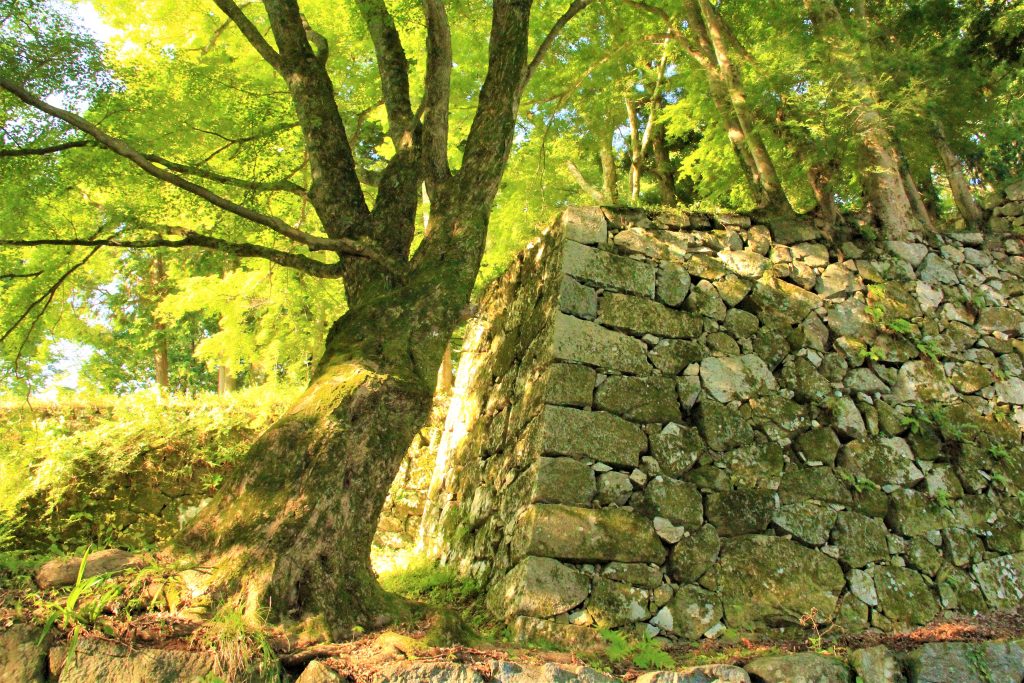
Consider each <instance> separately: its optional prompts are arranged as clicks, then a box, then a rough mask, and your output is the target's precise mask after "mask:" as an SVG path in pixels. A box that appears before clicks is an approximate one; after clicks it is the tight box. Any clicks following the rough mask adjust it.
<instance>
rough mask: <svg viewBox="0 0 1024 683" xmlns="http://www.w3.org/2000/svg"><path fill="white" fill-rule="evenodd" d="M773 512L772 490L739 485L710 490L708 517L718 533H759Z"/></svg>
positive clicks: (737, 534) (773, 499)
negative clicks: (733, 488) (739, 487)
mask: <svg viewBox="0 0 1024 683" xmlns="http://www.w3.org/2000/svg"><path fill="white" fill-rule="evenodd" d="M774 516H775V495H774V494H773V493H772V492H771V491H764V490H757V489H738V490H736V491H723V492H721V493H709V494H708V501H707V518H708V521H709V522H710V523H711V524H713V525H714V526H715V528H716V529H717V530H718V533H719V535H721V536H743V535H746V534H757V533H761V532H762V531H764V530H765V529H767V528H768V525H769V524H771V521H772V517H774Z"/></svg>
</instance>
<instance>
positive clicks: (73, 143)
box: [0, 140, 93, 158]
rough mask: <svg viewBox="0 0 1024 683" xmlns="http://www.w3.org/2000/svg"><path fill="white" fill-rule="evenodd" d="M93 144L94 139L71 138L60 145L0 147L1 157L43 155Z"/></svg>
mask: <svg viewBox="0 0 1024 683" xmlns="http://www.w3.org/2000/svg"><path fill="white" fill-rule="evenodd" d="M91 144H93V142H92V140H70V141H68V142H62V143H60V144H59V145H50V146H49V147H23V148H21V149H0V158H4V157H31V156H43V155H45V154H54V153H56V152H63V151H64V150H66V149H74V148H76V147H88V146H89V145H91Z"/></svg>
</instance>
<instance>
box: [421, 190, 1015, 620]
mask: <svg viewBox="0 0 1024 683" xmlns="http://www.w3.org/2000/svg"><path fill="white" fill-rule="evenodd" d="M1002 215H1006V212H1005V210H1004V211H1003V212H1002ZM1011 227H1012V226H1011ZM844 232H845V233H848V234H842V233H844ZM854 232H857V231H856V227H855V226H850V227H848V228H845V229H843V230H841V231H840V234H839V235H838V237H837V238H836V242H835V243H833V244H831V245H830V244H826V243H824V242H823V241H821V237H820V235H821V230H820V227H819V226H815V225H814V223H813V222H811V221H809V220H806V221H805V220H790V221H778V222H775V223H773V224H772V225H770V226H769V225H757V224H755V225H751V221H750V219H749V218H748V217H744V216H734V215H720V216H710V215H703V214H660V215H648V214H645V213H643V212H640V211H635V210H617V209H599V208H588V209H570V210H567V211H566V212H565V213H564V214H563V215H562V217H561V218H560V220H559V221H558V222H557V224H556V225H555V226H554V227H553V228H551V229H550V230H548V231H547V232H545V234H544V235H543V236H542V237H540V238H539V239H538V240H537V241H536V242H534V243H533V244H532V245H531V246H530V247H529V248H528V249H527V250H526V251H525V252H524V253H523V254H522V255H521V256H520V258H519V260H518V261H517V262H516V263H515V264H514V265H513V267H512V268H511V269H510V270H509V272H508V273H507V274H506V275H505V277H504V278H502V279H501V280H500V281H498V282H496V283H494V285H493V286H492V287H491V288H490V290H489V291H488V293H487V295H486V296H485V298H484V300H483V302H482V304H481V307H480V312H479V317H478V318H477V320H476V321H475V322H474V323H473V324H472V325H471V328H470V330H469V332H468V333H467V340H466V345H465V348H464V351H463V358H462V361H461V364H460V367H459V371H458V375H457V378H456V385H455V389H454V398H453V404H452V408H451V410H450V412H449V415H448V420H447V424H446V426H445V434H444V436H443V438H442V444H441V449H440V451H441V452H440V454H439V458H438V463H437V469H436V470H435V475H434V481H433V484H432V491H431V499H430V505H429V508H428V512H427V515H426V520H427V522H426V525H425V527H424V528H425V536H426V538H427V539H429V540H430V541H431V542H432V544H433V548H434V550H435V552H436V553H437V554H438V555H439V556H440V557H441V558H442V560H443V561H444V562H446V563H449V564H452V565H455V566H457V567H458V568H459V569H460V570H461V571H463V572H466V573H470V574H472V575H474V576H476V577H478V578H480V579H481V580H484V581H486V582H487V584H488V585H489V587H490V588H489V604H490V605H491V606H492V609H493V610H494V611H495V612H496V613H498V614H500V615H501V616H503V617H506V618H508V619H510V620H514V621H515V623H516V625H517V626H518V627H519V628H520V629H521V630H523V631H524V632H531V633H535V634H544V635H545V636H552V635H553V634H555V633H556V632H557V633H558V634H560V636H564V637H570V636H572V635H574V634H575V635H576V636H581V635H582V634H583V633H584V632H583V631H582V629H581V627H588V626H595V625H596V626H600V627H636V628H640V629H643V630H644V631H646V632H647V633H648V634H651V635H657V634H661V635H667V636H671V637H679V638H686V639H696V638H700V637H702V636H714V635H715V634H717V633H719V632H721V631H722V630H724V629H726V628H730V629H734V630H737V631H753V630H764V629H770V628H779V627H781V628H786V627H797V626H799V625H800V624H801V621H802V620H803V621H804V623H805V624H806V623H808V620H811V621H817V622H822V623H824V622H836V623H838V624H840V625H842V626H843V627H846V628H850V629H858V628H863V627H867V626H869V625H872V626H876V627H881V628H890V627H895V626H900V625H910V624H918V623H924V622H927V621H928V620H930V619H932V618H934V617H937V616H940V615H943V614H955V613H972V612H977V611H984V610H988V609H991V608H1002V607H1010V606H1015V605H1016V604H1018V602H1019V600H1020V598H1021V597H1024V576H1022V573H1024V553H1021V550H1022V549H1024V525H1022V520H1024V506H1022V501H1024V493H1022V492H1024V453H1022V447H1021V427H1022V425H1024V379H1022V375H1024V363H1022V354H1024V341H1022V340H1021V339H1020V335H1021V333H1022V331H1024V328H1022V325H1024V315H1022V313H1021V310H1024V281H1022V279H1021V274H1022V273H1024V256H1022V254H1024V248H1022V243H1021V240H1020V239H1019V238H1017V237H1015V236H1013V235H1012V233H1008V232H1005V231H1004V232H993V233H992V234H986V235H982V234H980V233H962V232H961V233H951V234H946V235H943V236H939V235H929V236H927V237H924V236H922V237H921V238H920V239H917V240H915V241H908V242H878V241H871V240H868V239H866V238H864V237H862V236H860V234H857V235H855V236H854V235H853V233H854ZM860 232H862V233H864V234H866V235H871V234H872V233H871V231H869V230H862V231H860Z"/></svg>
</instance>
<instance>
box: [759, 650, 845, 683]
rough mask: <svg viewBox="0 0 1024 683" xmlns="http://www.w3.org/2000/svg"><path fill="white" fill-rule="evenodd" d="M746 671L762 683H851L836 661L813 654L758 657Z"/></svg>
mask: <svg viewBox="0 0 1024 683" xmlns="http://www.w3.org/2000/svg"><path fill="white" fill-rule="evenodd" d="M745 668H746V670H747V673H749V674H751V675H752V676H754V678H755V680H758V681H763V682H764V683H850V670H849V669H847V668H846V665H845V664H843V662H842V661H841V660H840V659H839V658H837V657H830V656H827V655H819V654H817V653H814V652H800V653H798V654H792V655H773V656H770V657H758V658H757V659H753V660H751V661H749V662H747V664H746V667H745Z"/></svg>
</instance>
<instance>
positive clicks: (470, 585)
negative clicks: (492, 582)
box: [380, 558, 501, 640]
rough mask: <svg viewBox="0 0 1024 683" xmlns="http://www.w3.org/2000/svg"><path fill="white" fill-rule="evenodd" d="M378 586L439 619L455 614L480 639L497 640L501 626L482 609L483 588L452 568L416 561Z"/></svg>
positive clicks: (388, 575)
mask: <svg viewBox="0 0 1024 683" xmlns="http://www.w3.org/2000/svg"><path fill="white" fill-rule="evenodd" d="M380 585H381V587H382V588H383V589H384V590H386V591H388V592H389V593H394V594H396V595H400V596H401V597H403V598H406V599H407V600H413V601H415V602H419V603H422V604H424V605H426V606H428V607H430V608H433V609H435V610H438V611H439V612H440V613H441V614H442V615H443V614H444V613H445V612H450V613H454V614H455V615H456V616H457V617H458V618H459V619H460V620H461V621H462V622H463V623H465V624H466V625H467V626H468V627H469V628H470V629H472V631H473V632H474V634H475V635H476V636H477V637H479V638H482V639H485V640H494V639H497V638H498V637H499V632H500V628H501V626H500V625H499V624H498V623H497V622H496V621H495V620H494V618H493V617H492V616H491V615H490V614H489V613H488V612H487V609H486V608H485V607H484V602H483V599H484V592H483V586H482V585H481V584H480V583H479V582H478V581H476V580H475V579H472V578H466V577H461V576H459V575H458V574H457V573H456V572H455V571H454V570H452V569H451V568H448V567H439V566H438V565H437V564H436V563H435V562H433V561H432V560H429V559H426V558H417V559H414V560H412V561H411V562H410V563H409V564H408V565H407V566H405V567H402V568H396V569H393V570H391V571H388V572H385V573H382V574H381V575H380Z"/></svg>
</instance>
